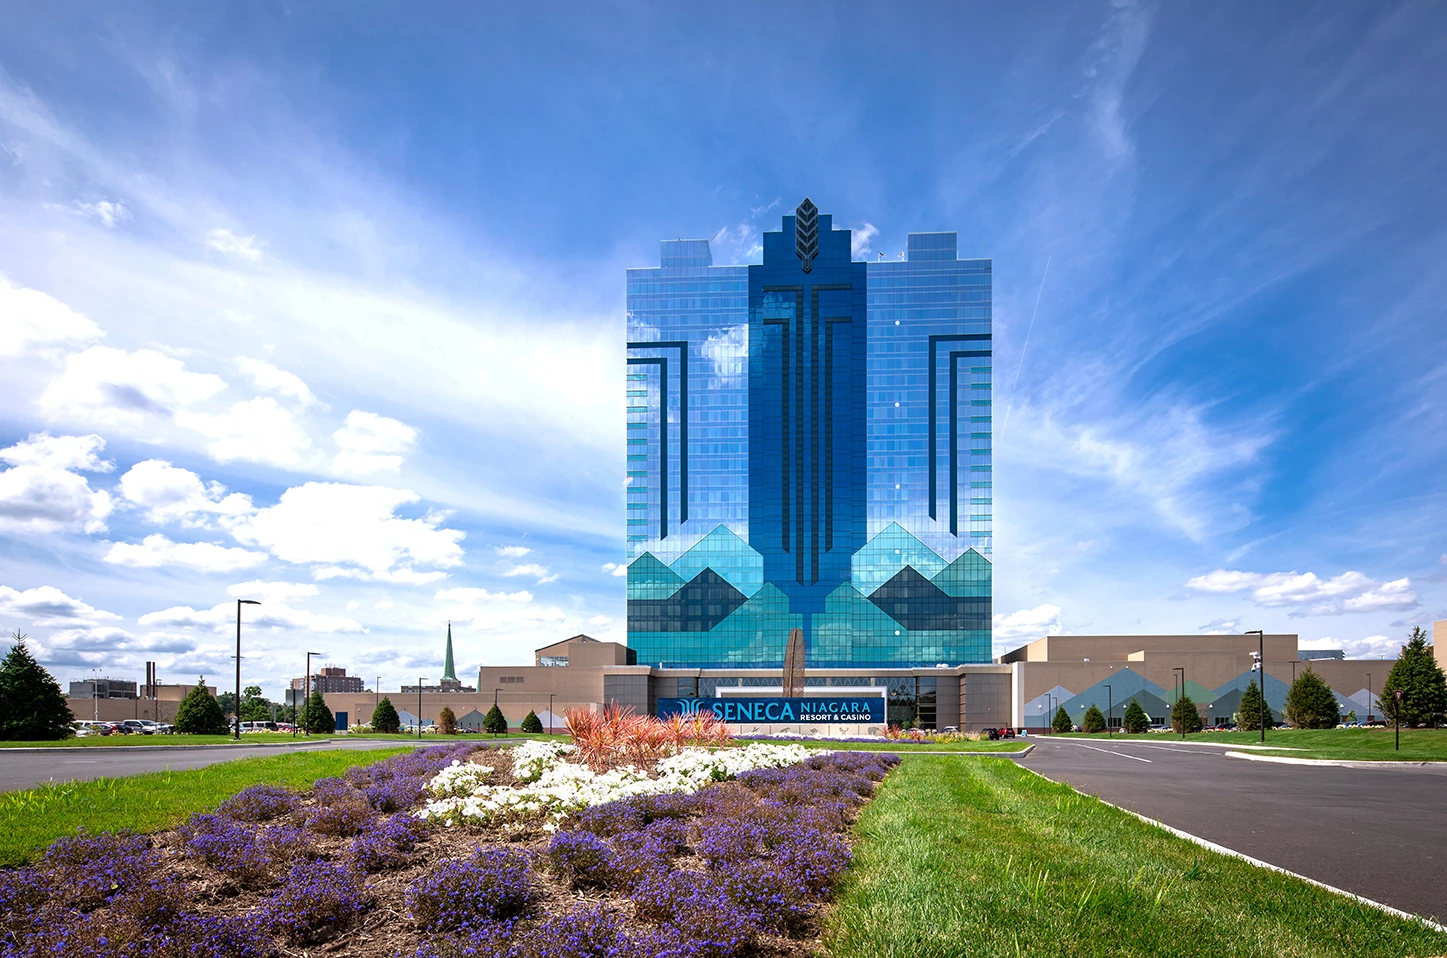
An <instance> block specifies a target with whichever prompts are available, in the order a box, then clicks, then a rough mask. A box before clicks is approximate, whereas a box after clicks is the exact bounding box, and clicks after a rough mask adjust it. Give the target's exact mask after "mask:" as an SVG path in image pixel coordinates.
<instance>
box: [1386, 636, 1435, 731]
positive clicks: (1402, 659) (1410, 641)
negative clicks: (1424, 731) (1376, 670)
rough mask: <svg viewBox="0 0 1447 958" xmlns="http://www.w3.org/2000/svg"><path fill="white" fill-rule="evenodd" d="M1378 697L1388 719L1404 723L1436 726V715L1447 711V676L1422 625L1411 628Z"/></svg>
mask: <svg viewBox="0 0 1447 958" xmlns="http://www.w3.org/2000/svg"><path fill="white" fill-rule="evenodd" d="M1438 654H1440V653H1438ZM1398 690H1400V691H1401V693H1402V700H1401V701H1400V702H1398V701H1397V698H1396V695H1395V693H1396V692H1397V691H1398ZM1377 698H1378V704H1379V705H1380V707H1381V710H1382V715H1383V716H1384V717H1385V718H1386V719H1387V721H1389V722H1398V721H1400V722H1401V724H1403V725H1409V726H1410V725H1418V724H1421V723H1424V722H1432V723H1433V724H1434V725H1435V724H1436V722H1437V717H1438V716H1439V715H1440V714H1441V713H1442V712H1443V711H1447V676H1444V675H1443V672H1442V666H1440V665H1438V664H1437V658H1436V655H1434V650H1433V648H1432V646H1430V645H1429V644H1428V643H1427V632H1426V630H1425V629H1423V628H1422V627H1421V626H1420V625H1416V626H1413V627H1412V632H1411V634H1410V635H1409V636H1408V637H1407V644H1406V645H1404V646H1402V651H1401V654H1400V655H1398V656H1397V661H1396V662H1395V663H1394V664H1393V665H1392V670H1391V671H1390V672H1388V673H1387V680H1386V681H1385V682H1383V683H1382V691H1381V694H1380V695H1379V696H1378V697H1377Z"/></svg>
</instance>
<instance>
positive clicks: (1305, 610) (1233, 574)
mask: <svg viewBox="0 0 1447 958" xmlns="http://www.w3.org/2000/svg"><path fill="white" fill-rule="evenodd" d="M1186 587H1187V588H1189V589H1195V590H1197V591H1198V592H1212V593H1229V592H1244V591H1246V590H1248V589H1249V590H1250V591H1251V596H1250V598H1251V601H1252V602H1254V603H1255V604H1256V605H1258V606H1262V607H1264V608H1282V607H1287V606H1295V607H1297V608H1296V609H1295V610H1294V611H1293V612H1291V613H1290V615H1291V616H1292V617H1293V618H1295V617H1299V616H1303V615H1340V614H1342V613H1344V612H1381V611H1394V612H1397V611H1404V610H1407V609H1415V608H1416V607H1417V606H1419V605H1421V600H1420V599H1419V597H1418V596H1417V593H1416V592H1414V591H1412V583H1411V580H1410V579H1406V578H1402V579H1395V580H1393V581H1391V582H1377V581H1376V580H1375V579H1371V578H1368V577H1367V576H1365V575H1362V574H1361V573H1360V572H1343V573H1342V574H1341V575H1338V576H1333V577H1332V578H1330V579H1323V578H1321V577H1319V576H1318V575H1317V574H1316V573H1314V572H1300V573H1298V572H1271V573H1260V572H1241V571H1236V570H1227V569H1217V570H1215V571H1214V572H1209V573H1207V574H1206V575H1200V576H1196V577H1194V578H1192V579H1189V580H1187V581H1186Z"/></svg>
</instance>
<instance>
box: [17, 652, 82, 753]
mask: <svg viewBox="0 0 1447 958" xmlns="http://www.w3.org/2000/svg"><path fill="white" fill-rule="evenodd" d="M14 639H15V644H14V645H13V646H11V647H10V651H9V653H7V654H6V656H5V660H4V662H0V739H4V740H5V741H10V742H49V741H54V740H56V739H62V738H69V737H70V736H71V734H72V731H71V728H70V723H71V722H73V721H75V716H74V715H73V714H71V711H70V707H69V706H68V705H66V704H65V696H64V695H62V694H61V692H60V686H59V685H58V684H57V683H56V681H55V679H54V677H52V676H51V674H50V673H49V672H47V671H46V670H45V669H44V668H42V667H41V665H40V663H39V662H37V661H35V658H34V656H32V655H31V654H30V650H29V649H28V648H26V647H25V636H23V635H21V634H20V633H19V632H18V631H17V632H16V633H15V634H14Z"/></svg>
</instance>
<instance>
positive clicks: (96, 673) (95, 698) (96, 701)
mask: <svg viewBox="0 0 1447 958" xmlns="http://www.w3.org/2000/svg"><path fill="white" fill-rule="evenodd" d="M90 701H91V705H92V706H94V707H95V720H96V721H97V722H99V721H100V669H91V670H90Z"/></svg>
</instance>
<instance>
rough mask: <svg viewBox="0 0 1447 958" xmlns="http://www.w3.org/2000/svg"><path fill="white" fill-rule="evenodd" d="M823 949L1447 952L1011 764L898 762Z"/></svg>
mask: <svg viewBox="0 0 1447 958" xmlns="http://www.w3.org/2000/svg"><path fill="white" fill-rule="evenodd" d="M856 833H857V842H856V844H855V848H854V851H855V863H854V867H853V868H852V869H851V873H850V875H849V876H848V878H847V879H846V880H845V882H844V884H843V886H842V887H841V890H840V892H839V900H838V904H837V907H836V908H835V909H834V911H833V912H832V914H831V917H830V921H829V926H828V931H827V934H826V938H825V941H826V944H827V946H828V949H829V952H830V954H832V955H835V956H840V958H843V956H848V955H871V956H875V958H887V956H900V958H945V956H949V958H976V956H978V958H998V956H1002V955H1030V956H1060V958H1067V956H1068V958H1079V956H1107V955H1109V956H1113V958H1135V956H1140V958H1154V956H1159V955H1171V956H1201V958H1274V956H1321V958H1328V956H1330V958H1339V956H1343V955H1370V956H1373V958H1390V956H1431V955H1442V954H1447V934H1442V933H1440V932H1437V931H1434V930H1431V929H1430V928H1428V927H1426V926H1424V925H1422V924H1420V923H1417V922H1413V921H1408V920H1404V919H1400V918H1396V917H1393V916H1391V915H1389V914H1386V913H1384V912H1382V911H1380V910H1378V909H1375V908H1372V907H1370V906H1368V905H1364V904H1362V903H1359V902H1357V901H1355V900H1353V899H1350V898H1346V897H1344V896H1341V895H1337V894H1334V893H1332V892H1329V891H1326V890H1324V889H1321V888H1317V887H1315V886H1313V885H1310V884H1308V883H1306V882H1304V881H1301V880H1299V879H1296V878H1292V877H1290V876H1287V875H1282V874H1279V873H1276V872H1272V871H1268V870H1266V869H1263V868H1259V867H1257V866H1254V865H1251V864H1249V863H1247V862H1244V861H1241V860H1239V859H1236V858H1232V857H1229V856H1226V855H1221V854H1218V853H1215V852H1210V851H1207V850H1205V849H1202V848H1201V847H1199V846H1197V845H1194V844H1192V843H1191V842H1188V841H1186V840H1184V839H1181V838H1177V837H1175V836H1173V835H1171V834H1170V833H1168V832H1166V831H1164V830H1162V829H1160V828H1157V827H1155V826H1152V825H1149V824H1147V823H1145V822H1142V821H1140V820H1139V819H1137V818H1135V817H1134V816H1132V815H1129V814H1127V813H1125V812H1123V811H1120V810H1119V809H1116V808H1113V807H1111V806H1109V805H1106V804H1105V803H1103V802H1101V801H1099V800H1098V799H1096V798H1093V797H1089V796H1085V795H1081V794H1080V793H1078V792H1076V791H1074V790H1073V789H1071V788H1069V787H1068V786H1065V785H1058V784H1055V783H1053V782H1049V781H1047V780H1045V779H1043V778H1040V777H1039V776H1037V775H1035V774H1033V773H1031V772H1029V771H1028V770H1025V769H1022V768H1020V767H1018V766H1017V765H1015V764H1014V763H1013V762H1006V761H998V760H994V759H979V760H967V761H959V760H945V759H943V758H938V757H928V756H918V757H910V758H906V759H904V762H903V764H902V765H901V766H900V767H899V768H898V769H897V770H896V771H894V772H893V773H892V774H891V775H890V776H889V777H888V778H887V779H886V780H885V781H884V783H883V785H882V786H881V787H880V790H879V793H878V795H877V797H876V798H875V799H874V801H872V802H871V803H870V804H869V805H868V806H867V807H866V808H865V809H864V811H863V813H862V814H861V816H860V819H859V822H858V823H857V825H856Z"/></svg>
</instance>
